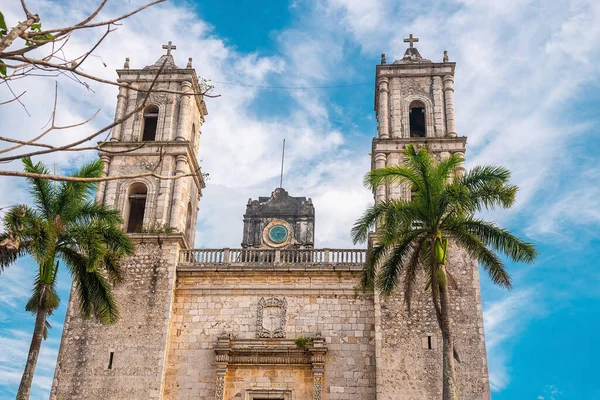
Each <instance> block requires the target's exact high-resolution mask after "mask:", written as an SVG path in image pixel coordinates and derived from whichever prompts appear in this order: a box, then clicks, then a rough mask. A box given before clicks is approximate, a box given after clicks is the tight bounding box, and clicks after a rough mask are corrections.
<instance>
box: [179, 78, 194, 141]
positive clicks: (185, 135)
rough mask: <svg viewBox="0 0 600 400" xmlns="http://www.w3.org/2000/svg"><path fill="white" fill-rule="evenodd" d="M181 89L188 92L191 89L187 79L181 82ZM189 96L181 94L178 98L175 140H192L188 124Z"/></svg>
mask: <svg viewBox="0 0 600 400" xmlns="http://www.w3.org/2000/svg"><path fill="white" fill-rule="evenodd" d="M181 91H182V92H186V93H189V92H191V91H192V83H191V82H188V81H183V82H181ZM190 103H191V99H190V96H181V99H180V100H179V123H178V124H177V135H176V136H175V140H178V141H184V140H192V137H191V134H190V132H191V125H190V111H191V110H190V109H191V106H190Z"/></svg>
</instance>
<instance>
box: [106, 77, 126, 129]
mask: <svg viewBox="0 0 600 400" xmlns="http://www.w3.org/2000/svg"><path fill="white" fill-rule="evenodd" d="M127 92H128V90H127V88H124V87H120V88H119V94H118V95H117V109H116V111H115V121H118V120H120V119H121V118H123V116H124V115H125V108H126V106H127ZM123 124H124V123H120V124H119V125H117V126H115V127H114V128H113V130H112V137H111V139H110V140H112V141H119V140H121V133H122V131H123Z"/></svg>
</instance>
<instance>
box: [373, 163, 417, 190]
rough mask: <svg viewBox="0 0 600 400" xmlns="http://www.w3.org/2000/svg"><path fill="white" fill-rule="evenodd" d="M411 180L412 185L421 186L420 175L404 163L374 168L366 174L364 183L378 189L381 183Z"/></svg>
mask: <svg viewBox="0 0 600 400" xmlns="http://www.w3.org/2000/svg"><path fill="white" fill-rule="evenodd" d="M404 182H409V183H410V184H411V185H415V186H420V185H421V180H420V178H419V176H418V175H417V174H416V173H415V171H413V170H412V169H410V168H409V167H406V166H402V165H389V166H387V167H384V168H379V169H374V170H372V171H371V172H369V173H368V174H367V175H365V179H364V184H365V186H366V187H367V188H369V189H371V190H376V189H377V188H378V187H379V185H388V184H392V183H398V184H400V183H404Z"/></svg>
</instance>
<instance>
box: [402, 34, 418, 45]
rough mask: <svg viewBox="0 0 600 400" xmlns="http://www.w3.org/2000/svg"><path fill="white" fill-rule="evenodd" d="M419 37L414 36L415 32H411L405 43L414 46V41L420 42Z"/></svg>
mask: <svg viewBox="0 0 600 400" xmlns="http://www.w3.org/2000/svg"><path fill="white" fill-rule="evenodd" d="M418 41H419V38H414V37H413V34H412V33H411V34H410V35H408V39H404V43H410V47H411V48H412V47H413V43H414V42H418Z"/></svg>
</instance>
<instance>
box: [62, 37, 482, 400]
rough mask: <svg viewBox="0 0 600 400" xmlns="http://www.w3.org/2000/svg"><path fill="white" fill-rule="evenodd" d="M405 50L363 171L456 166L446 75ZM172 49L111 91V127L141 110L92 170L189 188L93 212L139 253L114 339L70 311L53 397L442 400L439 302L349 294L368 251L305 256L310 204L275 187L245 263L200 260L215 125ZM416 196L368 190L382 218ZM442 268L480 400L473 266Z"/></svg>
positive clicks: (383, 80)
mask: <svg viewBox="0 0 600 400" xmlns="http://www.w3.org/2000/svg"><path fill="white" fill-rule="evenodd" d="M407 41H408V42H409V43H410V45H409V46H410V47H409V48H408V49H407V50H406V53H405V55H404V57H403V58H402V59H401V60H398V61H395V62H393V63H391V64H388V63H387V62H386V60H385V56H384V55H382V59H381V64H379V65H377V66H376V85H375V112H376V115H377V121H378V132H377V136H376V137H375V138H374V139H373V146H372V152H371V153H372V168H381V167H383V166H386V165H397V164H400V163H402V151H403V148H404V147H405V146H406V145H407V144H409V143H414V144H416V145H427V147H428V148H429V149H430V151H432V152H433V153H434V155H435V156H436V157H438V158H443V157H446V156H448V155H449V154H451V153H461V154H464V152H465V146H466V138H465V137H462V136H459V135H458V134H457V132H456V126H455V122H454V121H455V119H454V100H453V96H454V88H453V84H454V69H455V64H454V63H453V62H449V61H448V58H447V56H446V55H444V58H443V61H442V62H433V61H430V60H427V59H424V58H423V57H422V56H421V55H420V54H419V52H418V51H417V49H416V48H415V47H414V46H413V43H414V41H416V39H413V38H412V35H411V37H410V39H408V40H407ZM165 48H166V49H167V54H166V55H163V56H162V57H161V58H160V59H159V60H158V61H157V62H156V63H155V64H153V65H150V66H147V67H145V68H142V69H131V68H129V62H126V64H125V67H124V68H123V69H121V70H118V71H117V72H118V74H119V80H120V82H126V83H128V84H129V86H130V88H125V87H121V88H120V91H119V95H118V97H117V106H116V113H115V114H116V115H115V119H116V120H119V119H121V118H123V116H126V115H128V114H129V113H131V112H133V111H135V110H136V109H137V108H139V106H140V105H141V104H144V108H143V110H141V111H139V112H137V113H136V114H135V116H134V117H132V118H129V119H127V121H126V122H124V123H123V124H121V125H117V126H116V127H115V128H114V130H113V132H112V138H111V141H110V143H108V145H107V146H105V147H104V148H103V151H102V152H101V153H100V158H101V159H102V160H103V161H104V165H105V174H106V175H108V176H119V175H132V174H136V173H138V174H139V173H145V172H149V171H152V172H155V173H156V174H157V175H159V176H175V175H182V177H180V178H179V179H160V177H159V176H157V177H143V178H133V179H121V180H113V181H107V182H106V183H102V184H101V185H100V187H99V190H98V193H97V197H96V201H98V202H102V203H104V204H107V205H109V206H111V207H113V208H115V209H118V210H120V211H121V212H122V214H123V218H124V221H125V224H124V225H125V226H124V229H126V230H127V232H128V233H129V235H130V237H131V239H132V240H133V241H134V242H135V244H136V254H135V255H134V256H132V257H130V258H129V259H127V260H126V261H125V263H124V265H123V268H124V271H125V272H126V280H125V282H123V283H122V284H120V285H119V286H117V287H116V288H115V294H116V297H117V301H118V304H119V308H120V312H121V318H120V320H119V322H117V323H116V324H114V325H109V326H104V325H101V324H99V323H97V322H94V321H91V320H88V321H84V320H82V318H81V317H80V314H79V309H78V307H79V306H78V303H77V299H76V296H74V295H72V296H71V299H70V301H69V306H68V310H67V316H66V320H65V323H64V331H63V337H62V341H61V347H60V352H59V356H58V361H57V366H56V372H55V377H54V382H53V386H52V391H51V399H61V400H62V399H135V400H137V399H139V400H147V399H181V400H183V399H190V400H191V399H217V400H266V399H287V400H338V399H361V400H362V399H364V400H375V399H377V400H409V399H411V400H412V399H415V400H421V399H423V400H425V399H426V400H433V399H437V400H439V399H440V398H441V387H442V368H441V367H442V354H441V333H440V331H439V327H438V325H437V322H436V318H435V315H434V310H433V306H432V304H431V300H430V299H429V297H428V296H427V294H426V293H424V291H419V290H417V291H416V293H415V299H414V300H413V312H412V314H411V315H408V313H407V311H406V308H405V305H404V304H403V301H402V293H397V294H396V295H393V296H390V297H383V296H380V295H379V294H377V293H363V292H361V291H359V290H357V289H356V287H357V284H358V283H359V280H360V275H361V270H362V267H363V264H364V261H365V257H366V250H360V249H319V248H315V241H314V235H315V229H316V228H317V225H316V221H315V207H317V208H318V204H315V205H313V203H312V201H311V199H307V198H305V197H294V196H292V195H290V194H289V193H288V192H287V191H286V190H285V189H283V188H277V189H275V190H274V191H273V192H272V193H271V195H270V196H265V197H259V198H258V199H256V200H252V199H250V200H249V201H248V205H247V208H246V213H245V214H244V216H243V218H244V230H243V233H242V235H241V236H242V243H241V247H240V248H238V249H231V248H224V249H193V244H194V235H195V226H196V220H197V214H198V203H199V200H200V197H201V195H202V190H203V188H204V182H203V179H202V174H201V173H199V171H200V167H199V165H198V162H197V153H198V149H199V145H200V138H201V130H200V128H201V126H202V124H203V122H204V119H205V117H206V116H207V109H206V105H205V103H204V100H203V98H202V96H198V95H192V93H198V92H199V89H200V86H199V85H200V84H199V82H198V79H197V76H196V72H195V70H194V69H193V68H192V65H191V59H190V62H188V65H187V67H186V68H179V67H177V65H176V64H175V61H174V59H173V56H172V55H171V50H172V48H173V47H172V46H171V44H169V45H168V46H165ZM161 67H162V71H161V73H160V75H159V76H158V78H157V80H156V82H155V85H156V86H155V89H158V91H156V90H155V91H153V92H151V93H150V94H149V95H147V92H144V90H147V89H148V88H149V87H150V85H151V84H152V82H153V81H154V78H155V76H156V74H157V72H158V71H159V70H160V69H161ZM132 88H134V89H138V90H134V89H132ZM185 93H190V94H189V95H188V94H185ZM365 172H366V171H365ZM408 196H410V190H407V189H406V188H404V187H402V186H400V185H389V186H382V187H380V188H378V189H377V190H376V191H375V192H374V197H375V201H376V202H378V201H382V200H385V199H394V198H401V197H404V198H407V197H408ZM357 217H358V216H357ZM375 234H376V233H375ZM448 265H449V266H450V268H452V270H453V274H454V276H455V277H457V280H458V282H459V285H460V288H461V290H460V292H457V291H453V292H451V301H452V306H453V308H452V311H451V313H452V320H453V323H454V332H455V335H456V345H457V348H458V351H459V352H460V356H461V362H460V363H457V367H456V368H457V379H458V383H459V393H460V398H461V399H464V400H489V398H490V392H489V382H488V371H487V361H486V353H485V342H484V332H483V317H482V309H481V299H480V292H479V275H478V268H477V263H476V262H475V261H474V260H472V259H470V258H469V257H468V256H467V255H466V254H465V253H464V252H462V251H461V250H460V249H456V250H455V251H453V252H452V254H451V257H450V258H449V262H448Z"/></svg>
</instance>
